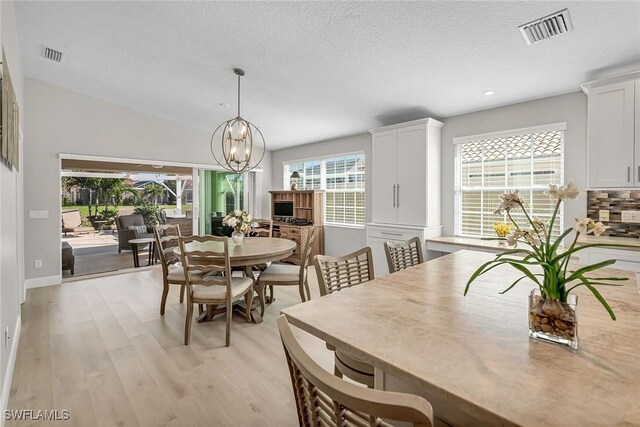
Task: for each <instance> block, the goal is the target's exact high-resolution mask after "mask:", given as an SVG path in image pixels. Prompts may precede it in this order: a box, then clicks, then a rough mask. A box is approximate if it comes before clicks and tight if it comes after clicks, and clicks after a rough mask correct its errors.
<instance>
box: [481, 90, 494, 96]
mask: <svg viewBox="0 0 640 427" xmlns="http://www.w3.org/2000/svg"><path fill="white" fill-rule="evenodd" d="M483 93H484V94H485V95H486V96H491V95H493V94H494V93H495V92H494V91H492V90H491V89H489V90H485V91H484V92H483Z"/></svg>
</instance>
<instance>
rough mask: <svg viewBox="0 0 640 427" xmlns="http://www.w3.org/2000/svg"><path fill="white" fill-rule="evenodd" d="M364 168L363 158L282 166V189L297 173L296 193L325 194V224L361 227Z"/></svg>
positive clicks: (362, 223)
mask: <svg viewBox="0 0 640 427" xmlns="http://www.w3.org/2000/svg"><path fill="white" fill-rule="evenodd" d="M364 165H365V158H364V154H355V155H348V156H341V157H333V158H329V159H321V160H306V161H301V162H293V163H285V164H284V186H285V188H289V186H290V177H291V174H292V173H293V172H294V171H298V173H300V180H299V181H298V188H299V189H305V190H325V200H324V204H325V222H327V223H329V224H338V225H364V177H365V170H364Z"/></svg>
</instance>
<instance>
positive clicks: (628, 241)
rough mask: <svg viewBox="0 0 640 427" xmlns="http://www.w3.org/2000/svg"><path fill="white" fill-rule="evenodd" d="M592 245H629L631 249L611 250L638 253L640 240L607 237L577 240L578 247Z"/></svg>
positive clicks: (588, 237) (583, 237)
mask: <svg viewBox="0 0 640 427" xmlns="http://www.w3.org/2000/svg"><path fill="white" fill-rule="evenodd" d="M592 243H606V244H615V245H631V246H633V247H632V248H611V249H621V250H628V251H640V238H637V237H609V236H600V237H598V236H593V235H587V236H584V235H583V236H580V238H579V239H578V243H577V244H578V245H588V244H592Z"/></svg>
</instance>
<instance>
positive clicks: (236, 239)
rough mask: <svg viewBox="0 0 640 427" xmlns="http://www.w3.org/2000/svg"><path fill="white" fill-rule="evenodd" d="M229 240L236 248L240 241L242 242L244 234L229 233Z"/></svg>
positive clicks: (238, 232) (240, 243)
mask: <svg viewBox="0 0 640 427" xmlns="http://www.w3.org/2000/svg"><path fill="white" fill-rule="evenodd" d="M231 240H233V243H234V244H235V245H237V246H240V245H242V241H243V240H244V233H243V232H242V231H234V232H233V233H231Z"/></svg>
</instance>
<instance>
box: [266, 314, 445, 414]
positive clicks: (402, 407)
mask: <svg viewBox="0 0 640 427" xmlns="http://www.w3.org/2000/svg"><path fill="white" fill-rule="evenodd" d="M276 322H277V324H278V330H279V331H280V338H281V339H282V345H283V347H284V353H285V357H286V359H287V366H288V367H289V374H290V376H291V383H292V384H293V394H294V397H295V401H296V409H297V412H298V421H299V423H300V425H301V426H304V427H311V426H317V425H323V426H336V427H337V426H382V427H389V426H391V425H392V424H390V422H394V421H395V422H402V423H403V425H406V423H409V424H411V425H413V426H415V427H431V426H433V409H432V407H431V405H430V404H429V402H427V401H426V400H425V399H423V398H422V397H419V396H415V395H412V394H405V393H396V392H391V391H382V390H369V389H366V388H363V387H359V386H357V385H355V384H351V383H349V382H347V381H344V380H342V379H339V378H336V377H334V376H332V375H331V374H329V373H328V372H327V371H325V370H324V369H322V368H321V367H320V366H319V365H318V364H317V363H316V362H315V361H314V360H313V359H311V357H309V355H308V354H307V353H306V352H305V351H304V350H303V349H302V347H301V346H300V344H299V343H298V341H297V340H296V338H295V336H294V335H293V332H292V331H291V327H290V326H289V322H287V318H286V317H285V316H284V315H281V316H280V317H278V319H277V320H276Z"/></svg>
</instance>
